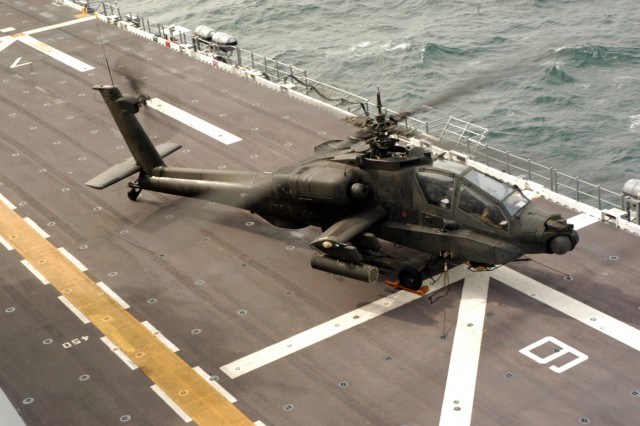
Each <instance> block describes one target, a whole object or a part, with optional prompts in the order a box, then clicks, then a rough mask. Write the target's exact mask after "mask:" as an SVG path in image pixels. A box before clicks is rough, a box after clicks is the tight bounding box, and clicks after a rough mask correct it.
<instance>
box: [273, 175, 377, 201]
mask: <svg viewBox="0 0 640 426" xmlns="http://www.w3.org/2000/svg"><path fill="white" fill-rule="evenodd" d="M275 179H276V183H277V185H278V188H279V190H280V191H282V192H284V193H286V194H289V195H290V196H291V197H293V198H294V199H297V200H302V201H316V202H323V203H332V204H342V205H344V204H349V203H352V202H354V201H359V200H361V199H363V198H364V197H366V196H367V194H368V188H367V186H366V185H364V184H363V183H361V182H358V178H357V176H356V175H355V174H354V173H351V172H350V171H348V170H345V169H341V168H334V167H320V166H317V167H302V168H300V169H299V170H296V171H288V170H287V171H285V173H284V174H281V175H276V176H275Z"/></svg>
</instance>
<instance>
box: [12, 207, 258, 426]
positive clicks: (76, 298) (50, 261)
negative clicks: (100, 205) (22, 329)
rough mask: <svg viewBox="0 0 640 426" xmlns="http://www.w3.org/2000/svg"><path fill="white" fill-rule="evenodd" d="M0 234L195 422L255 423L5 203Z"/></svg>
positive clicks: (203, 423)
mask: <svg viewBox="0 0 640 426" xmlns="http://www.w3.org/2000/svg"><path fill="white" fill-rule="evenodd" d="M0 236H1V237H3V238H4V239H5V240H6V241H9V244H11V246H12V247H13V248H14V249H15V250H16V251H17V252H18V253H20V255H21V256H22V257H24V259H25V260H27V261H28V262H29V263H31V265H33V266H34V267H35V269H37V270H38V272H40V273H41V274H42V275H43V276H44V277H46V279H47V280H48V281H49V282H50V283H51V285H52V286H54V287H55V288H56V289H57V290H58V291H59V292H60V293H61V294H64V295H65V297H66V298H67V299H68V300H69V301H70V302H71V303H72V304H73V305H74V306H75V307H76V308H77V309H78V310H79V311H80V312H82V313H83V314H84V315H85V316H86V317H87V318H89V320H90V321H91V322H92V323H93V325H95V326H96V327H97V328H98V329H99V330H100V331H101V332H102V333H103V334H104V335H105V336H107V337H108V338H109V339H111V341H112V342H113V343H114V344H115V345H117V346H118V347H120V349H121V350H122V351H123V352H124V353H125V354H127V356H129V358H130V359H131V360H132V361H133V362H134V363H136V364H137V365H138V367H140V369H141V370H142V371H144V373H145V374H146V375H147V376H148V377H149V379H151V381H153V382H154V383H155V384H157V385H158V386H159V387H160V388H161V389H162V390H163V391H164V392H165V393H166V394H167V395H169V396H170V397H171V399H173V401H174V402H175V403H176V404H177V405H178V406H179V407H180V408H182V410H184V412H186V413H187V414H188V415H189V416H190V417H191V418H192V419H193V420H194V421H195V422H196V423H198V424H201V425H234V426H235V425H253V424H254V423H253V422H252V421H250V420H249V419H248V418H247V417H246V416H245V415H244V414H243V413H242V412H241V411H240V410H239V409H238V408H237V407H235V406H234V405H233V404H231V403H230V402H229V401H227V399H226V398H225V397H224V396H222V395H221V394H220V393H218V392H217V391H215V389H213V388H212V387H211V386H210V385H209V384H208V383H207V382H206V381H205V380H203V379H202V377H200V376H199V375H198V373H196V372H195V371H194V370H193V368H191V367H190V366H189V365H188V364H187V363H186V362H184V360H182V358H180V357H179V356H178V355H176V354H175V353H174V352H172V351H171V349H169V348H168V347H167V346H165V345H164V344H163V343H162V342H160V341H159V340H158V339H156V337H155V336H153V335H152V334H151V333H150V332H149V330H147V329H146V328H145V327H144V326H143V325H142V324H141V323H140V321H138V320H137V319H136V318H135V317H133V315H131V314H130V313H129V312H127V311H126V310H125V309H124V308H122V307H121V306H120V305H119V304H118V303H117V302H116V301H115V300H113V299H112V298H111V297H110V296H108V295H107V294H105V293H104V292H103V291H102V289H100V287H98V285H97V284H96V283H95V282H94V281H93V280H92V279H90V278H89V277H88V276H87V275H86V274H85V273H84V272H82V271H80V270H79V269H78V268H76V267H75V266H74V265H73V264H72V263H71V262H70V261H69V260H68V259H67V258H66V257H64V255H63V254H62V253H60V252H59V251H58V250H57V249H56V248H55V247H54V246H53V245H52V244H51V243H49V241H47V240H46V239H44V238H43V237H42V236H41V235H39V234H38V233H37V232H36V231H35V230H34V229H33V228H32V227H31V226H29V224H28V223H27V222H25V221H24V220H23V219H22V218H21V217H20V216H19V215H18V214H17V213H16V212H14V211H13V210H11V209H10V208H9V207H8V206H6V205H5V204H4V203H0Z"/></svg>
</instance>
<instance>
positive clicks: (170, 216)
mask: <svg viewBox="0 0 640 426" xmlns="http://www.w3.org/2000/svg"><path fill="white" fill-rule="evenodd" d="M174 217H175V216H174V215H172V214H168V215H166V216H165V217H164V218H165V219H167V220H171V219H173V218H174Z"/></svg>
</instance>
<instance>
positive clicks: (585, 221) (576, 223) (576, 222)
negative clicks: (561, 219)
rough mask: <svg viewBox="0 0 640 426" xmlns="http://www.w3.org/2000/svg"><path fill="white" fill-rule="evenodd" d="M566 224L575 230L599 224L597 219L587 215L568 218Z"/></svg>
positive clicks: (582, 214)
mask: <svg viewBox="0 0 640 426" xmlns="http://www.w3.org/2000/svg"><path fill="white" fill-rule="evenodd" d="M567 222H568V223H570V224H572V225H573V228H574V229H575V230H578V229H582V228H585V227H587V226H589V225H593V224H594V223H596V222H600V220H599V219H598V218H595V217H593V216H589V215H588V214H585V213H581V214H579V215H577V216H573V217H570V218H569V219H567Z"/></svg>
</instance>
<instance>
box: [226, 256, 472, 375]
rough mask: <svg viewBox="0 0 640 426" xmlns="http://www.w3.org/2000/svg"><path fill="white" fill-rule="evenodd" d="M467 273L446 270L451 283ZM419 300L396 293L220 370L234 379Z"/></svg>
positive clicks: (437, 286)
mask: <svg viewBox="0 0 640 426" xmlns="http://www.w3.org/2000/svg"><path fill="white" fill-rule="evenodd" d="M468 273H469V272H468V271H467V269H466V268H465V267H464V266H458V267H456V268H454V269H452V270H451V271H449V280H450V282H451V283H454V282H456V281H458V280H460V279H462V278H464V276H466V275H467V274H468ZM440 288H442V279H441V280H439V281H438V282H437V283H435V284H434V285H432V286H431V288H430V290H429V293H433V292H434V291H436V290H439V289H440ZM420 297H421V296H419V295H416V294H413V293H409V292H407V291H398V292H396V293H393V294H391V295H389V296H387V297H384V298H382V299H379V300H376V301H375V302H372V303H370V304H368V305H366V306H364V307H362V308H359V309H356V310H354V311H351V312H349V313H346V314H344V315H341V316H339V317H337V318H335V319H332V320H330V321H327V322H325V323H323V324H320V325H317V326H315V327H313V328H310V329H309V330H306V331H303V332H302V333H299V334H296V335H295V336H292V337H289V338H288V339H285V340H283V341H281V342H278V343H275V344H273V345H271V346H268V347H266V348H264V349H261V350H259V351H257V352H254V353H252V354H250V355H247V356H245V357H243V358H240V359H238V360H236V361H234V362H231V363H229V364H227V365H223V366H222V367H220V369H221V370H222V371H223V372H224V373H225V374H226V375H228V376H229V377H231V378H232V379H235V378H237V377H240V376H242V375H243V374H247V373H249V372H251V371H253V370H255V369H258V368H260V367H263V366H265V365H267V364H270V363H272V362H274V361H277V360H279V359H281V358H284V357H286V356H287V355H291V354H293V353H295V352H297V351H299V350H301V349H304V348H307V347H309V346H311V345H314V344H316V343H318V342H321V341H323V340H325V339H328V338H329V337H332V336H335V335H336V334H339V333H341V332H343V331H346V330H349V329H350V328H353V327H355V326H357V325H360V324H364V323H365V322H367V321H369V320H372V319H374V318H377V317H379V316H380V315H382V314H385V313H387V312H389V311H392V310H394V309H397V308H399V307H401V306H404V305H406V304H407V303H409V302H413V301H414V300H416V299H419V298H420Z"/></svg>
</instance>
